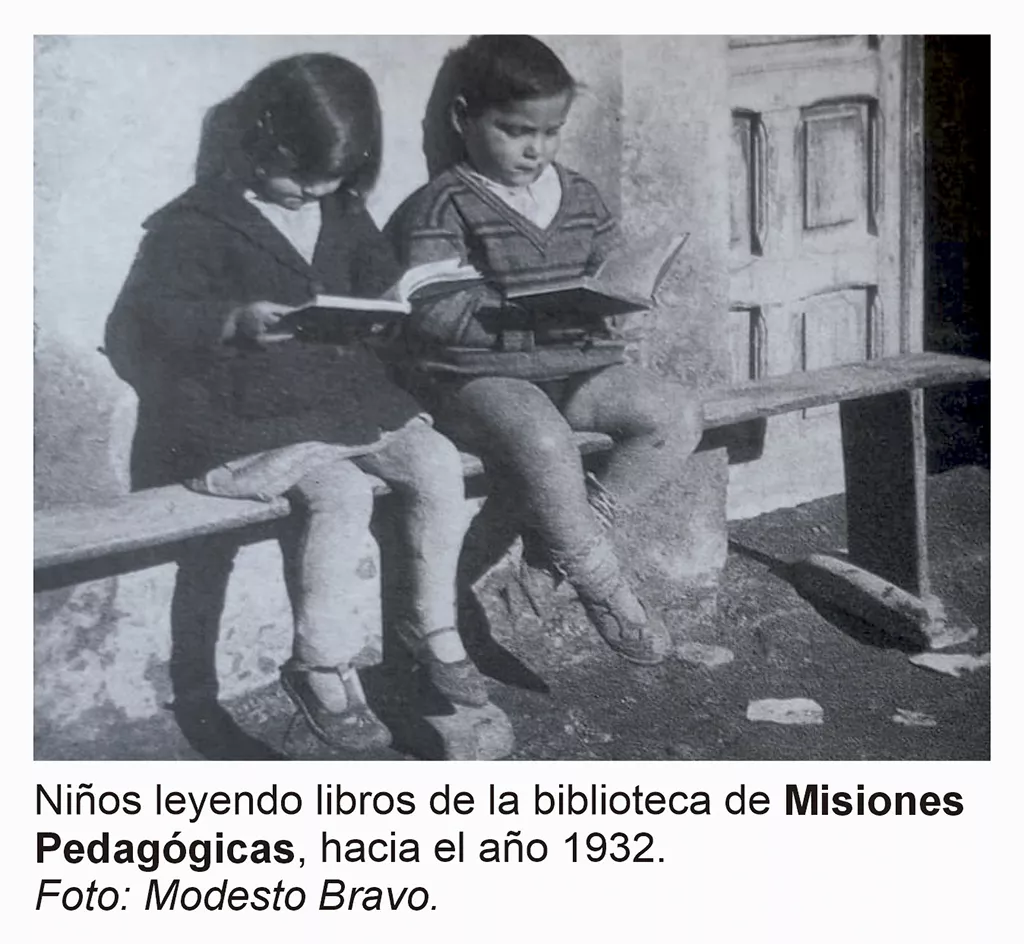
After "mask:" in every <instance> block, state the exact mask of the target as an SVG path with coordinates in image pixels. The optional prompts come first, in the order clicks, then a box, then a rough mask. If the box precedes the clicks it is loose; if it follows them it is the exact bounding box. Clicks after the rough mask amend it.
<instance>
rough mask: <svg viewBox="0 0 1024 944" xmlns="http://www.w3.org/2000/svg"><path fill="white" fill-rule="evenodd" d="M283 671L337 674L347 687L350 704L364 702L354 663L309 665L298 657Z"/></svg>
mask: <svg viewBox="0 0 1024 944" xmlns="http://www.w3.org/2000/svg"><path fill="white" fill-rule="evenodd" d="M281 671H282V672H295V673H298V674H302V675H336V676H337V677H338V679H339V681H340V682H341V684H342V687H343V688H344V689H345V699H346V701H347V702H348V704H349V705H350V706H351V705H357V704H363V703H364V701H365V698H364V696H363V694H362V691H361V688H360V685H359V674H358V672H357V670H356V667H355V666H354V665H348V664H347V663H344V662H343V663H340V664H338V665H308V664H306V663H305V662H300V661H299V660H298V659H289V660H288V661H287V662H286V663H285V664H284V665H283V666H282V667H281Z"/></svg>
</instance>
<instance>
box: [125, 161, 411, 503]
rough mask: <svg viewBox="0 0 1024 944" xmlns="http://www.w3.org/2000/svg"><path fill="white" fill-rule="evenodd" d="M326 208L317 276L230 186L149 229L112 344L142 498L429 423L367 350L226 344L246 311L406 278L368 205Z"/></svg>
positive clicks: (367, 293) (206, 191)
mask: <svg viewBox="0 0 1024 944" xmlns="http://www.w3.org/2000/svg"><path fill="white" fill-rule="evenodd" d="M321 209H322V218H323V223H322V228H321V232H320V238H319V241H318V243H317V246H316V251H315V253H314V256H313V263H312V265H309V264H307V262H306V261H305V260H304V259H303V258H302V256H301V255H300V254H299V253H298V252H297V251H296V250H295V249H294V247H293V246H292V245H291V243H289V242H288V240H287V239H285V237H284V236H283V235H281V233H279V232H278V230H277V229H276V228H275V227H274V226H273V225H272V224H271V223H270V222H269V221H268V220H267V219H266V218H265V217H264V216H263V215H262V214H261V213H260V212H259V211H258V210H257V209H256V208H255V207H254V206H252V205H251V204H250V203H248V201H246V200H245V199H244V197H243V196H242V194H241V192H240V189H239V188H238V186H237V185H233V184H231V183H230V182H228V181H224V180H217V181H212V182H206V183H202V184H197V185H196V186H194V187H192V188H190V189H189V190H187V191H186V192H185V193H184V194H182V195H181V196H180V197H178V198H177V199H175V200H173V201H172V202H171V203H169V204H168V205H167V206H165V207H164V208H163V209H161V210H159V211H158V212H156V213H155V214H154V215H153V216H152V217H150V219H149V220H147V221H146V223H145V224H144V228H145V229H146V235H145V237H144V239H143V241H142V245H141V247H140V249H139V253H138V255H137V257H136V259H135V263H134V265H133V266H132V270H131V272H130V274H129V276H128V279H127V281H126V283H125V286H124V288H123V290H122V292H121V295H120V297H119V298H118V301H117V304H116V306H115V308H114V311H113V312H112V314H111V316H110V319H109V321H108V323H107V334H106V350H107V353H108V356H109V357H110V359H111V362H112V363H113V365H114V368H115V370H117V372H118V374H119V375H120V376H122V377H123V378H124V379H125V380H127V381H128V382H129V383H131V384H132V386H133V387H135V389H136V391H137V393H138V394H139V420H138V427H137V431H136V438H135V443H134V448H133V484H134V486H135V487H136V488H142V487H150V486H153V485H157V484H165V483H168V482H173V481H180V480H182V479H185V478H189V477H192V476H197V475H201V474H202V473H204V472H206V471H207V470H208V469H210V468H212V467H214V466H216V465H219V464H220V463H222V462H224V461H226V460H228V459H232V458H237V457H239V456H243V455H248V454H251V453H254V452H260V451H263V450H266V449H273V448H276V447H279V446H284V445H288V444H291V443H295V442H305V441H310V440H316V441H325V442H338V443H344V444H346V445H361V444H369V443H372V442H374V441H375V440H377V439H378V438H379V437H380V435H381V433H382V432H383V431H387V430H393V429H397V428H399V427H401V426H402V425H403V424H404V423H406V422H407V421H408V420H409V419H410V418H411V417H413V416H415V415H416V414H417V413H420V412H421V408H420V407H419V405H418V404H417V403H416V401H415V400H413V399H412V398H411V397H410V396H409V395H408V394H407V393H405V392H404V391H402V390H400V389H399V388H398V387H396V386H395V385H394V384H393V383H392V382H391V380H390V378H389V377H388V375H387V372H386V370H385V368H384V366H383V365H382V364H381V362H380V361H379V360H378V359H377V357H376V356H375V355H374V354H373V353H372V352H371V351H370V350H368V349H367V348H365V347H364V346H363V345H360V344H353V345H350V346H348V347H346V348H343V349H338V348H335V347H333V346H328V345H318V344H303V343H301V342H297V341H296V342H285V343H278V344H274V345H270V346H268V348H267V349H266V350H265V351H244V350H240V349H239V348H237V347H235V346H232V345H227V344H224V343H223V342H222V341H221V335H222V332H223V329H224V324H225V319H226V317H227V315H228V313H229V311H230V310H231V309H232V308H234V307H235V306H237V305H239V304H242V303H246V302H252V301H259V300H267V301H273V302H279V303H281V304H285V305H299V304H302V303H303V302H306V301H308V300H309V299H310V298H311V297H312V296H313V295H315V294H317V293H328V294H335V295H353V296H362V297H373V296H376V295H379V294H381V293H382V292H383V291H384V290H385V289H386V288H388V287H389V286H390V285H392V284H393V283H394V282H395V281H396V280H397V278H398V276H399V275H400V269H399V267H398V264H397V263H396V261H395V259H394V256H393V254H392V251H391V249H390V246H389V245H388V243H387V241H386V240H385V239H384V238H383V236H381V234H380V232H379V230H378V229H377V227H376V225H375V224H374V222H373V220H372V219H371V218H370V216H369V214H368V213H367V212H366V209H365V207H364V206H363V204H362V202H361V201H359V200H357V199H356V198H354V197H352V196H350V195H347V194H336V195H334V196H332V197H328V198H326V199H325V200H323V201H322V203H321Z"/></svg>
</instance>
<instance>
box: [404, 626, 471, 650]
mask: <svg viewBox="0 0 1024 944" xmlns="http://www.w3.org/2000/svg"><path fill="white" fill-rule="evenodd" d="M395 630H396V632H397V634H398V638H399V639H401V641H402V642H403V643H404V644H405V645H406V646H407V647H408V648H409V649H410V650H412V652H413V653H414V654H416V653H419V652H421V651H427V652H429V651H430V647H429V646H428V644H427V643H428V640H431V639H434V638H436V637H438V636H447V635H448V634H449V633H456V634H457V633H458V630H457V629H456V628H455V627H454V626H442V627H440V628H439V629H430V630H427V631H426V632H425V633H422V634H420V633H417V632H416V631H415V630H414V629H413V624H412V623H410V622H409V621H407V620H402V621H400V622H399V623H398V624H397V625H396V627H395Z"/></svg>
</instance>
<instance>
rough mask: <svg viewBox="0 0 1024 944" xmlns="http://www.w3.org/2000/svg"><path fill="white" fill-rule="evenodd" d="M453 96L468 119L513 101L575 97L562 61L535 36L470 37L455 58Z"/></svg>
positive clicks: (570, 76)
mask: <svg viewBox="0 0 1024 944" xmlns="http://www.w3.org/2000/svg"><path fill="white" fill-rule="evenodd" d="M454 66H455V82H454V86H455V87H454V94H455V96H457V97H461V98H462V99H463V100H464V101H465V103H466V108H467V110H468V111H469V113H470V114H471V115H474V114H479V113H480V112H482V111H484V110H485V109H487V108H500V107H502V106H503V105H509V104H511V103H512V102H519V101H524V100H528V99H533V98H548V97H550V96H552V95H560V94H561V93H563V92H570V93H572V94H575V92H576V90H577V87H578V86H577V83H576V80H575V79H574V78H573V77H572V75H570V73H569V70H568V69H566V67H565V65H564V64H563V63H562V60H561V59H559V58H558V56H556V55H555V53H554V52H552V50H551V49H550V48H548V46H546V45H545V44H544V43H542V42H541V41H540V40H539V39H536V38H535V37H533V36H474V37H473V38H472V39H470V40H469V42H467V43H466V45H465V46H463V47H462V48H461V49H458V50H457V51H456V53H455V61H454Z"/></svg>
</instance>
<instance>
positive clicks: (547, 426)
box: [460, 377, 574, 468]
mask: <svg viewBox="0 0 1024 944" xmlns="http://www.w3.org/2000/svg"><path fill="white" fill-rule="evenodd" d="M460 400H461V403H460V406H461V407H462V409H463V410H464V415H465V416H466V417H467V418H470V419H471V420H472V421H474V422H475V423H476V424H477V436H476V437H475V439H476V441H477V442H479V443H480V445H481V448H482V449H483V451H485V452H486V453H487V454H488V455H490V456H491V457H493V458H497V459H500V460H501V461H502V462H503V463H507V464H510V465H511V466H513V467H519V468H523V467H529V466H531V465H534V464H536V463H541V464H550V463H553V462H558V460H559V459H560V458H562V457H564V456H565V455H566V454H567V453H573V452H574V447H573V440H572V430H571V428H570V427H569V424H568V422H567V421H566V419H565V417H564V416H563V415H562V414H561V413H560V412H559V411H558V408H557V407H556V406H555V405H554V404H553V403H552V402H551V400H550V399H549V398H548V396H547V394H545V393H544V392H543V391H542V390H541V389H540V388H538V387H537V386H535V385H534V384H532V383H530V382H528V381H525V380H517V379H514V378H505V377H500V378H485V379H482V380H481V381H474V382H473V383H471V384H467V386H466V387H465V388H463V391H461V392H460Z"/></svg>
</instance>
